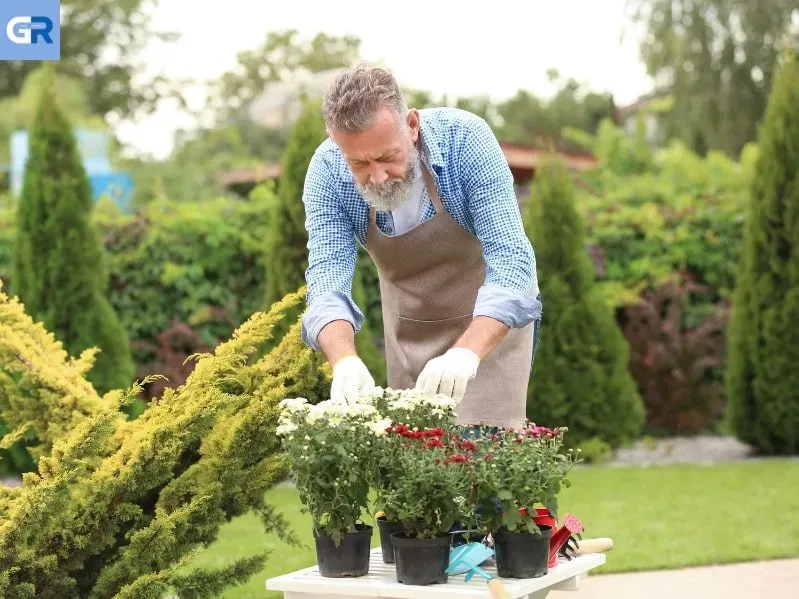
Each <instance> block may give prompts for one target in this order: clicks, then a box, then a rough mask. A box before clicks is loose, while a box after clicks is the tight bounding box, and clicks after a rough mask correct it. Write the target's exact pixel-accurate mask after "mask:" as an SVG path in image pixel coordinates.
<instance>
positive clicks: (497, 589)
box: [488, 578, 511, 599]
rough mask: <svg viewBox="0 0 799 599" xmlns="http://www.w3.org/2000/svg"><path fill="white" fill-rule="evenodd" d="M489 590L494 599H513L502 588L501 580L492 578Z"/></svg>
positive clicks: (489, 582)
mask: <svg viewBox="0 0 799 599" xmlns="http://www.w3.org/2000/svg"><path fill="white" fill-rule="evenodd" d="M488 590H489V592H490V593H491V596H492V597H493V598H494V599H511V596H510V595H508V591H506V590H505V587H503V586H502V583H501V582H500V580H499V578H492V579H491V580H489V581H488Z"/></svg>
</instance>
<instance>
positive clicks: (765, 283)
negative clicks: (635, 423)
mask: <svg viewBox="0 0 799 599" xmlns="http://www.w3.org/2000/svg"><path fill="white" fill-rule="evenodd" d="M758 145H759V155H758V160H757V164H756V167H755V173H754V177H753V181H752V184H751V194H750V204H749V206H748V210H747V214H746V224H745V226H744V234H743V246H742V247H743V251H742V253H741V259H740V263H739V269H738V276H737V281H736V290H735V294H734V297H733V308H732V317H731V320H730V324H729V329H728V337H727V338H728V343H727V348H728V359H727V370H726V388H727V398H728V402H729V403H728V415H729V418H730V422H731V424H732V427H733V430H734V431H735V433H736V435H737V436H738V437H739V438H740V439H741V440H742V441H745V442H746V443H749V444H751V445H753V446H754V447H755V448H756V449H757V450H758V451H760V452H762V453H765V454H796V453H799V369H797V363H799V325H797V323H799V65H798V64H797V59H796V57H795V56H794V54H793V52H788V53H786V55H785V56H784V57H783V60H782V63H781V64H780V65H779V66H778V71H777V73H776V75H775V77H774V84H773V87H772V90H771V95H770V98H769V102H768V107H767V110H766V114H765V117H764V120H763V124H762V126H761V129H760V133H759V140H758Z"/></svg>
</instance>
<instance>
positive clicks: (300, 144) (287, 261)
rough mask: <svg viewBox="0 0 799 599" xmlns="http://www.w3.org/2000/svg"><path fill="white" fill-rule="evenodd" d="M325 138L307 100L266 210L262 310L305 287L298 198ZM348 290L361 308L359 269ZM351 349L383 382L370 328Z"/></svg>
mask: <svg viewBox="0 0 799 599" xmlns="http://www.w3.org/2000/svg"><path fill="white" fill-rule="evenodd" d="M326 138H327V133H326V131H325V123H324V120H323V118H322V112H321V106H320V101H319V100H318V99H315V98H314V99H306V100H305V101H304V104H303V108H302V111H301V113H300V115H299V117H298V118H297V120H296V121H295V123H294V126H293V128H292V131H291V134H290V136H289V140H288V145H287V147H286V151H285V153H284V154H283V160H282V162H281V170H282V173H281V176H280V180H279V184H278V190H277V199H276V201H275V202H274V203H273V204H272V205H271V209H270V210H269V215H268V220H267V222H268V225H267V227H268V228H267V231H266V257H267V269H266V270H267V272H266V304H267V305H269V304H272V303H273V302H275V301H277V300H278V299H279V298H281V297H283V296H284V295H286V294H287V293H292V292H293V291H295V290H297V289H299V288H300V287H302V286H303V285H305V276H304V275H305V269H306V268H307V267H308V248H307V244H308V233H307V231H306V230H305V210H304V206H303V203H302V193H303V188H304V186H305V174H306V173H307V171H308V165H309V164H310V162H311V158H312V157H313V154H314V152H315V151H316V149H317V148H318V147H319V144H321V143H322V142H323V141H324V140H325V139H326ZM363 260H364V258H363V256H362V255H361V256H359V261H363ZM352 287H353V289H352V292H353V299H354V300H355V301H356V302H358V304H359V305H360V306H363V305H364V303H365V301H366V296H365V293H366V292H365V290H364V282H363V278H362V275H361V273H360V269H356V273H355V276H354V279H353V285H352ZM298 314H299V313H298V312H297V313H290V314H289V318H288V319H287V320H290V321H293V320H294V317H295V316H298ZM356 345H357V347H358V350H359V354H360V355H361V357H362V359H363V360H364V362H365V363H366V364H367V366H369V367H370V370H371V372H372V375H373V376H374V377H375V379H376V380H377V381H382V379H383V378H385V377H384V372H385V366H384V364H383V358H382V355H381V354H380V352H379V351H378V350H377V348H376V346H375V345H374V339H373V335H372V328H371V326H370V323H368V322H365V323H364V327H363V328H362V329H361V330H360V331H359V334H358V335H357V338H356Z"/></svg>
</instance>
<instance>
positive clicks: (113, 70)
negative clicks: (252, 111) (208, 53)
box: [0, 0, 183, 118]
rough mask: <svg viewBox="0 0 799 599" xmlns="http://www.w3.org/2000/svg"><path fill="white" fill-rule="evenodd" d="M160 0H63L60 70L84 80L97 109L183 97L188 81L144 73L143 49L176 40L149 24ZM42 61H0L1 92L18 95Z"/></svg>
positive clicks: (125, 108)
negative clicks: (154, 8)
mask: <svg viewBox="0 0 799 599" xmlns="http://www.w3.org/2000/svg"><path fill="white" fill-rule="evenodd" d="M157 3H158V0H117V1H115V2H98V1H97V0H61V9H62V11H61V39H62V44H61V59H60V60H59V61H58V62H57V63H54V67H55V68H56V70H57V71H58V73H60V74H63V75H68V76H72V77H75V78H76V79H79V80H81V81H83V82H85V84H86V87H87V91H88V96H87V97H88V99H89V104H90V109H91V113H92V114H96V115H100V116H103V117H106V116H109V115H111V114H113V115H115V116H116V117H118V118H125V117H129V116H132V115H134V114H135V113H136V112H137V111H139V110H145V111H150V110H152V109H154V108H155V107H156V105H157V103H158V101H159V100H160V99H161V98H165V97H175V98H178V99H179V100H180V99H181V95H180V94H179V93H178V90H180V89H181V87H182V85H183V82H181V81H175V80H170V79H169V78H166V77H160V76H158V77H150V78H146V79H143V78H142V75H143V73H142V70H143V69H142V66H143V65H142V62H141V59H140V56H139V55H140V53H141V50H142V49H143V48H144V47H145V46H146V45H147V44H149V43H152V42H156V41H160V42H172V41H175V40H176V39H177V36H176V35H175V34H174V33H171V32H156V31H153V30H152V28H151V26H150V20H151V17H150V10H149V9H151V8H152V7H153V6H155V5H157ZM38 66H39V63H38V62H37V61H0V98H6V97H9V96H16V95H17V94H18V93H19V92H20V90H21V89H22V85H23V82H24V81H25V78H26V77H27V76H28V74H29V73H30V72H31V71H33V70H34V69H36V68H37V67H38Z"/></svg>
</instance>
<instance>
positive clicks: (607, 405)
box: [524, 158, 643, 447]
mask: <svg viewBox="0 0 799 599" xmlns="http://www.w3.org/2000/svg"><path fill="white" fill-rule="evenodd" d="M524 224H525V229H526V231H527V233H528V235H529V237H530V239H531V241H532V243H533V246H534V247H535V248H536V264H537V268H538V271H539V273H540V287H541V295H542V297H543V301H544V305H545V306H546V308H545V314H544V318H543V323H542V332H541V338H540V342H539V345H538V349H537V352H536V356H535V368H534V372H533V374H532V378H531V381H530V389H529V394H528V404H527V405H528V408H527V412H528V416H529V418H530V419H531V420H534V421H535V422H538V423H541V424H542V425H546V426H565V427H568V429H569V431H570V437H571V439H570V440H571V442H572V443H575V444H577V443H579V442H581V441H583V440H586V439H590V438H592V437H600V438H601V439H603V440H604V441H606V442H607V443H609V444H610V445H611V446H614V447H615V446H617V445H619V444H621V443H623V442H625V441H627V440H630V439H633V438H635V437H636V436H637V435H638V434H639V432H640V429H641V425H642V424H643V406H642V402H641V398H640V396H639V395H638V392H637V390H636V387H635V382H634V381H633V379H632V378H631V377H630V374H629V372H628V370H627V361H628V357H629V348H628V346H627V342H626V341H625V339H624V337H623V336H622V334H621V331H620V330H619V328H618V327H617V325H616V321H615V319H614V315H613V312H612V311H611V310H610V308H609V307H608V306H607V304H606V303H605V302H604V301H603V299H602V297H601V296H600V294H599V293H598V290H597V288H596V286H595V285H594V281H593V273H592V271H591V264H590V262H589V258H588V255H587V254H586V252H585V241H584V240H585V232H584V223H583V220H582V218H581V217H580V215H579V214H578V212H577V210H576V208H575V204H574V192H573V188H572V185H571V183H570V182H569V179H568V174H567V171H566V167H565V165H564V164H563V163H562V161H561V160H560V159H559V158H549V159H548V160H547V161H546V162H545V163H544V164H542V165H540V166H539V167H538V170H537V174H536V179H535V182H534V185H533V189H532V192H531V196H530V201H529V202H528V203H527V205H526V206H525V210H524ZM547 314H549V315H550V316H547Z"/></svg>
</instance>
